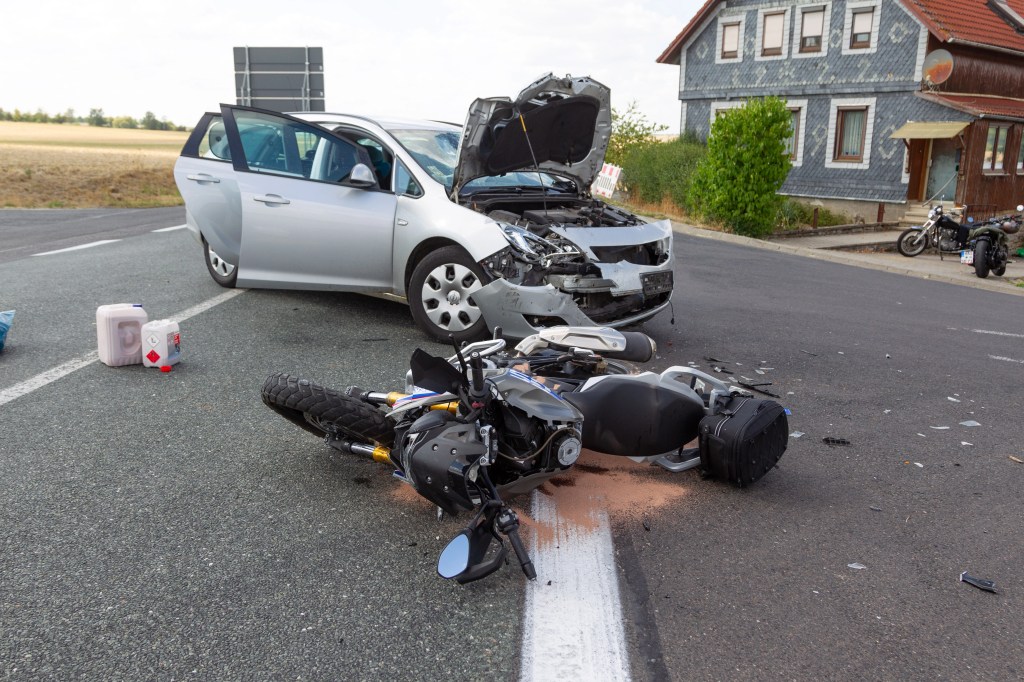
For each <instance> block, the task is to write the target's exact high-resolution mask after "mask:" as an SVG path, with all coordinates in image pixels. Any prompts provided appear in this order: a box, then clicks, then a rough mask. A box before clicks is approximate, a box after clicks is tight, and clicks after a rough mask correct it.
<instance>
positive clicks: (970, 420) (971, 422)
mask: <svg viewBox="0 0 1024 682" xmlns="http://www.w3.org/2000/svg"><path fill="white" fill-rule="evenodd" d="M960 426H981V424H979V423H978V422H976V421H974V420H973V419H968V420H967V421H965V422H960Z"/></svg>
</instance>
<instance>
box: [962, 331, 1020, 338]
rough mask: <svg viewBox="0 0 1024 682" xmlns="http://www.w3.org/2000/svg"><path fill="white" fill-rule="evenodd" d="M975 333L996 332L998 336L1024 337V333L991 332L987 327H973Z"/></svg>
mask: <svg viewBox="0 0 1024 682" xmlns="http://www.w3.org/2000/svg"><path fill="white" fill-rule="evenodd" d="M971 331H972V332H974V333H975V334H995V335H996V336H1012V337H1013V338H1015V339H1024V334H1011V333H1010V332H990V331H988V330H987V329H972V330H971Z"/></svg>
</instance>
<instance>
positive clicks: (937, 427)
mask: <svg viewBox="0 0 1024 682" xmlns="http://www.w3.org/2000/svg"><path fill="white" fill-rule="evenodd" d="M928 428H929V429H935V430H936V431H946V430H948V429H949V427H948V426H929V427H928Z"/></svg>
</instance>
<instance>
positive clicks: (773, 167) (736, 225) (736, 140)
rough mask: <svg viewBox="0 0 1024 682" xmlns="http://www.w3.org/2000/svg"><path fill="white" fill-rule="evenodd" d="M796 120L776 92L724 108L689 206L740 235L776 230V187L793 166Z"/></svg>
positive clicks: (779, 199) (779, 201)
mask: <svg viewBox="0 0 1024 682" xmlns="http://www.w3.org/2000/svg"><path fill="white" fill-rule="evenodd" d="M791 120H792V117H791V114H790V113H789V110H788V109H786V105H785V104H784V103H783V102H782V100H779V99H777V98H775V97H769V98H765V99H754V100H749V101H748V102H747V103H746V105H745V106H743V107H741V108H737V109H730V110H728V111H726V112H723V113H722V114H721V115H720V116H719V117H718V118H716V119H715V121H714V123H713V124H712V125H711V135H710V136H709V137H708V153H707V156H705V157H704V159H703V160H702V161H701V163H700V165H699V166H698V167H697V170H696V172H695V173H694V177H693V183H692V185H691V188H690V195H689V202H688V205H689V206H691V207H692V208H694V209H696V210H697V211H699V212H701V213H703V214H704V215H706V216H707V217H708V218H711V219H712V220H719V221H722V222H723V223H725V224H726V225H727V226H729V227H731V228H732V229H733V231H734V232H736V233H738V234H745V235H747V236H751V237H760V236H763V235H766V234H768V233H770V232H772V230H773V229H774V228H775V221H776V217H777V216H778V214H779V208H780V206H781V204H782V197H781V196H779V195H778V194H776V192H777V191H778V190H779V188H780V187H782V183H783V182H785V180H786V175H787V174H788V173H789V169H790V160H789V155H788V154H786V139H788V138H789V137H791V136H792V134H793V131H792V129H791V127H790V126H791Z"/></svg>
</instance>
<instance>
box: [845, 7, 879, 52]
mask: <svg viewBox="0 0 1024 682" xmlns="http://www.w3.org/2000/svg"><path fill="white" fill-rule="evenodd" d="M874 21H875V8H874V7H864V8H860V9H855V10H853V23H852V28H851V30H850V49H852V50H862V49H865V48H868V47H871V29H872V26H873V25H874Z"/></svg>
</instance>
